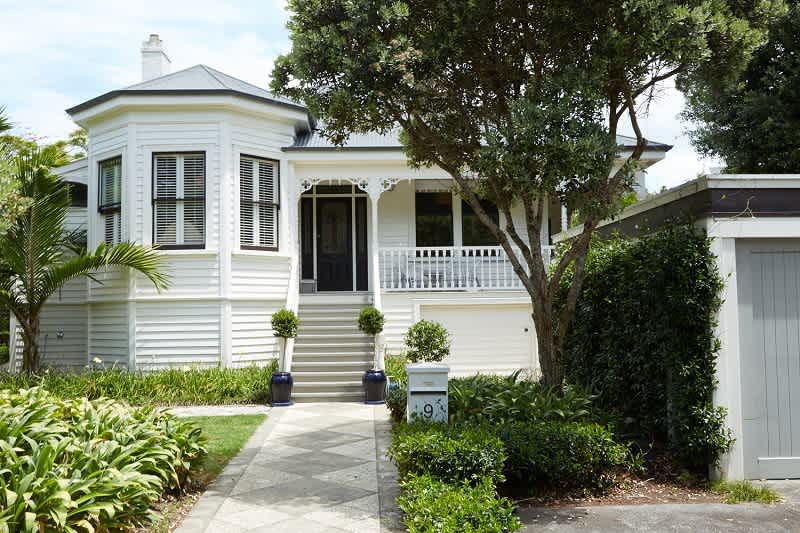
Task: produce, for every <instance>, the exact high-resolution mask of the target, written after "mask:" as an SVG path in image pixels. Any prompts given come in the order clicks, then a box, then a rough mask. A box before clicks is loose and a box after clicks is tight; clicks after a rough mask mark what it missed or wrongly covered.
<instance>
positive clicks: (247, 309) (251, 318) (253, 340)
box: [231, 302, 282, 366]
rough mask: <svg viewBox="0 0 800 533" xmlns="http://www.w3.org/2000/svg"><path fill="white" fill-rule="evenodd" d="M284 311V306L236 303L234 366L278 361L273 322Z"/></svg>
mask: <svg viewBox="0 0 800 533" xmlns="http://www.w3.org/2000/svg"><path fill="white" fill-rule="evenodd" d="M281 307H282V305H281V303H280V302H235V303H234V304H233V305H232V312H231V324H232V330H233V335H232V337H233V338H232V352H233V353H232V357H231V363H232V365H233V366H247V365H250V364H264V363H266V362H269V361H270V360H272V359H277V358H278V345H277V342H276V340H275V336H274V335H273V334H272V326H271V325H270V320H271V319H272V314H273V313H274V312H275V311H277V310H278V309H280V308H281Z"/></svg>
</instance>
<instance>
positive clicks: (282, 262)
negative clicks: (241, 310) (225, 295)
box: [231, 252, 289, 305]
mask: <svg viewBox="0 0 800 533" xmlns="http://www.w3.org/2000/svg"><path fill="white" fill-rule="evenodd" d="M231 278H232V279H231V293H232V294H231V296H232V298H234V299H252V298H257V299H264V300H272V301H280V302H282V305H283V304H284V303H285V302H286V292H287V290H288V287H289V258H288V257H284V256H280V255H275V254H274V253H270V252H249V253H244V252H242V253H238V254H234V256H233V262H232V273H231Z"/></svg>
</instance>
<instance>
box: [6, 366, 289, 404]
mask: <svg viewBox="0 0 800 533" xmlns="http://www.w3.org/2000/svg"><path fill="white" fill-rule="evenodd" d="M277 368H278V366H277V362H276V361H274V360H273V361H271V362H270V364H269V365H267V366H264V367H257V366H249V367H245V368H190V369H187V370H183V369H166V370H159V371H154V372H148V373H144V372H128V371H125V370H118V369H108V370H97V371H91V372H84V373H74V372H53V371H47V372H43V373H40V374H27V373H19V374H3V373H0V389H10V390H17V389H27V388H31V387H42V388H43V389H45V390H47V391H49V392H51V393H52V394H53V395H54V396H56V397H58V398H62V399H70V398H88V399H90V400H93V399H95V398H101V397H103V398H111V399H114V400H124V401H126V402H128V403H130V404H133V405H224V404H241V403H261V404H263V403H267V402H269V401H270V381H271V378H272V373H273V372H275V371H277Z"/></svg>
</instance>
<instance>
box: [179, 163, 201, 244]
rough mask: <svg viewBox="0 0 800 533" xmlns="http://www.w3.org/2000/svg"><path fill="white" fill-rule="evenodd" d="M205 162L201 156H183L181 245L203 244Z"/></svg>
mask: <svg viewBox="0 0 800 533" xmlns="http://www.w3.org/2000/svg"><path fill="white" fill-rule="evenodd" d="M205 167H206V161H205V156H204V155H203V154H197V155H194V154H193V155H185V156H183V190H182V191H181V193H182V198H183V213H182V215H183V216H182V219H183V239H182V242H183V244H187V245H197V244H203V243H204V242H205V235H206V231H205V227H206V168H205Z"/></svg>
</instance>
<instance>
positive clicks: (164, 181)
mask: <svg viewBox="0 0 800 533" xmlns="http://www.w3.org/2000/svg"><path fill="white" fill-rule="evenodd" d="M155 174H156V176H155V189H156V190H155V197H156V200H157V201H156V204H155V206H154V211H155V212H154V218H155V242H156V244H176V243H177V242H178V240H177V236H178V232H177V226H178V222H177V202H176V198H177V196H178V194H177V193H178V158H177V156H158V157H156V161H155Z"/></svg>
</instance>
